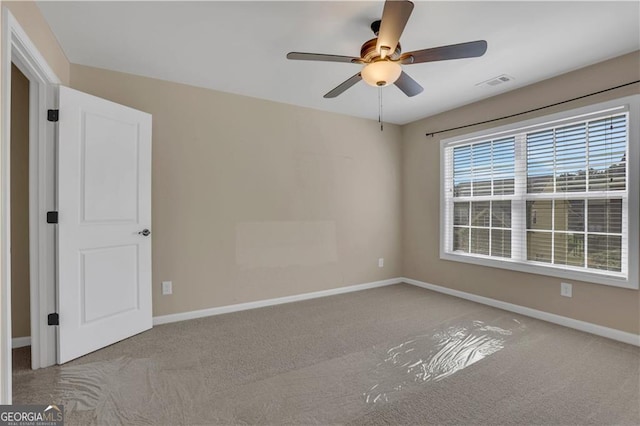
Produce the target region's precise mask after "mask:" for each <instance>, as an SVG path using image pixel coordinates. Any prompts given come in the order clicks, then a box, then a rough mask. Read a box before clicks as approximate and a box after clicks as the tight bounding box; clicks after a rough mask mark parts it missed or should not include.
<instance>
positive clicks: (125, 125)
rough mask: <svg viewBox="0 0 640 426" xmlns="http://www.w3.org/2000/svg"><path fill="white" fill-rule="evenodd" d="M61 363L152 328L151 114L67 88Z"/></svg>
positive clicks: (62, 136) (63, 103)
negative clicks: (145, 232) (146, 231)
mask: <svg viewBox="0 0 640 426" xmlns="http://www.w3.org/2000/svg"><path fill="white" fill-rule="evenodd" d="M58 130H59V137H58V146H59V147H58V165H59V168H58V211H59V224H58V312H59V319H60V326H59V330H58V362H59V363H63V362H67V361H69V360H71V359H74V358H77V357H79V356H82V355H84V354H87V353H89V352H92V351H94V350H96V349H99V348H102V347H104V346H107V345H110V344H112V343H115V342H117V341H119V340H122V339H125V338H127V337H129V336H132V335H134V334H137V333H140V332H142V331H144V330H148V329H149V328H151V326H152V316H151V315H152V314H151V236H143V235H141V234H140V233H139V232H140V231H142V230H143V229H150V228H151V116H150V115H149V114H147V113H144V112H141V111H137V110H134V109H131V108H128V107H125V106H122V105H119V104H115V103H113V102H109V101H106V100H104V99H100V98H97V97H94V96H90V95H87V94H85V93H82V92H78V91H76V90H73V89H69V88H67V87H60V114H59V122H58Z"/></svg>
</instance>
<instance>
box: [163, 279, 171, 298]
mask: <svg viewBox="0 0 640 426" xmlns="http://www.w3.org/2000/svg"><path fill="white" fill-rule="evenodd" d="M162 294H163V295H164V296H166V295H168V294H173V283H172V282H171V281H162Z"/></svg>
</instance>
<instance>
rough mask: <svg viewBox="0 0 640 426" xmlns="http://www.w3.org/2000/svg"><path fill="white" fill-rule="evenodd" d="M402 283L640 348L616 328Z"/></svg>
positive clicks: (636, 339)
mask: <svg viewBox="0 0 640 426" xmlns="http://www.w3.org/2000/svg"><path fill="white" fill-rule="evenodd" d="M399 281H400V282H404V283H407V284H411V285H415V286H417V287H422V288H426V289H429V290H433V291H437V292H438V293H444V294H448V295H450V296H455V297H459V298H461V299H467V300H471V301H472V302H477V303H482V304H483V305H489V306H493V307H494V308H499V309H504V310H505V311H510V312H515V313H517V314H521V315H525V316H527V317H532V318H536V319H540V320H543V321H548V322H552V323H554V324H558V325H562V326H565V327H569V328H574V329H576V330H580V331H584V332H586V333H591V334H595V335H598V336H602V337H607V338H609V339H612V340H617V341H619V342H624V343H628V344H630V345H635V346H640V335H637V334H633V333H627V332H626V331H621V330H616V329H615V328H609V327H604V326H602V325H597V324H593V323H590V322H585V321H580V320H577V319H573V318H568V317H563V316H561V315H556V314H551V313H549V312H544V311H539V310H537V309H532V308H527V307H525V306H520V305H514V304H513V303H508V302H503V301H500V300H496V299H490V298H488V297H484V296H478V295H475V294H472V293H466V292H464V291H460V290H454V289H451V288H448V287H442V286H439V285H435V284H429V283H425V282H422V281H418V280H414V279H411V278H401V279H399Z"/></svg>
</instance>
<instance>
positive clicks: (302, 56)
mask: <svg viewBox="0 0 640 426" xmlns="http://www.w3.org/2000/svg"><path fill="white" fill-rule="evenodd" d="M287 59H293V60H297V61H325V62H346V63H351V64H361V63H362V62H363V61H362V59H360V58H354V57H352V56H340V55H325V54H323V53H303V52H289V53H287Z"/></svg>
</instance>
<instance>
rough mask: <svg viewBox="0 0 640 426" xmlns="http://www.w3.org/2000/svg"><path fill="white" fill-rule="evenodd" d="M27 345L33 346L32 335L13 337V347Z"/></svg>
mask: <svg viewBox="0 0 640 426" xmlns="http://www.w3.org/2000/svg"><path fill="white" fill-rule="evenodd" d="M25 346H31V336H26V337H14V338H13V339H11V347H12V348H13V349H15V348H23V347H25Z"/></svg>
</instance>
